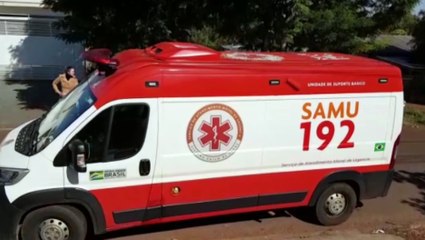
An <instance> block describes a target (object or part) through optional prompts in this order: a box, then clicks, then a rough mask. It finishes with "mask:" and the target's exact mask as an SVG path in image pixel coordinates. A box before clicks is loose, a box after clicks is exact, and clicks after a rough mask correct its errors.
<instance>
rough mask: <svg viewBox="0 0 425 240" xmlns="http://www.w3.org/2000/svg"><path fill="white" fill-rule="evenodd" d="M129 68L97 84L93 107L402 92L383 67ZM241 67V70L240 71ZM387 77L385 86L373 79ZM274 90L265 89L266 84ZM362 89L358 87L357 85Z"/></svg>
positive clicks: (395, 72) (394, 73)
mask: <svg viewBox="0 0 425 240" xmlns="http://www.w3.org/2000/svg"><path fill="white" fill-rule="evenodd" d="M132 67H134V66H129V67H128V68H131V69H127V68H124V69H123V70H121V71H118V72H117V73H115V74H114V75H111V76H110V77H109V78H107V79H104V80H102V82H101V83H100V84H98V85H97V86H96V87H94V93H95V95H96V97H97V98H98V101H97V103H96V106H97V107H100V106H102V105H104V104H105V103H108V102H110V101H113V100H117V99H128V98H158V97H223V96H231V97H237V96H279V95H281V96H284V95H304V94H312V95H314V94H343V93H385V92H402V91H403V84H402V81H401V75H400V70H399V69H398V68H395V67H391V66H385V67H380V68H378V69H376V70H371V69H369V70H368V71H364V70H362V69H361V68H359V69H355V68H354V69H353V68H348V67H338V68H337V69H332V68H330V69H327V71H326V72H324V71H323V67H320V68H318V67H314V66H310V67H309V68H307V69H300V70H298V71H297V72H296V71H294V70H293V69H290V68H286V69H285V68H284V67H280V68H279V69H276V68H269V69H267V68H262V69H259V70H251V69H249V68H248V69H240V67H239V68H235V67H234V68H230V67H229V66H227V67H223V66H221V67H216V68H214V69H212V68H210V69H206V68H205V66H201V67H196V66H186V67H185V66H175V67H173V66H172V65H171V66H160V65H151V66H148V67H144V68H143V67H142V68H138V69H137V68H136V69H133V68H132ZM245 68H246V67H245ZM380 78H387V79H388V82H387V83H379V81H378V79H380ZM273 79H278V80H280V85H273V86H271V85H270V83H269V82H270V80H273ZM146 81H158V82H159V87H157V88H148V87H146V86H145V82H146ZM362 84H364V85H362Z"/></svg>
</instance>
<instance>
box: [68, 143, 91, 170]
mask: <svg viewBox="0 0 425 240" xmlns="http://www.w3.org/2000/svg"><path fill="white" fill-rule="evenodd" d="M68 147H69V150H71V163H70V165H71V167H72V168H74V170H75V171H77V172H86V171H87V166H86V161H87V158H86V156H87V151H86V146H85V145H84V143H83V142H82V141H81V140H79V139H75V140H73V141H72V142H71V143H70V144H69V145H68Z"/></svg>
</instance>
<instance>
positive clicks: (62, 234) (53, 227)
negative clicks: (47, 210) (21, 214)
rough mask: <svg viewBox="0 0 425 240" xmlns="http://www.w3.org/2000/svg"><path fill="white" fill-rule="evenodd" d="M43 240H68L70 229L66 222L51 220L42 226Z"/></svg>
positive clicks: (41, 235)
mask: <svg viewBox="0 0 425 240" xmlns="http://www.w3.org/2000/svg"><path fill="white" fill-rule="evenodd" d="M40 238H41V240H67V239H68V238H69V228H68V226H67V225H66V223H65V222H63V221H61V220H58V219H54V218H50V219H47V220H45V221H43V222H42V223H41V224H40Z"/></svg>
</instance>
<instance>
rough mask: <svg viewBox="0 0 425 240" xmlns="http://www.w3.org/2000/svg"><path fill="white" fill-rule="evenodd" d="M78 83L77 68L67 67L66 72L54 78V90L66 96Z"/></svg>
mask: <svg viewBox="0 0 425 240" xmlns="http://www.w3.org/2000/svg"><path fill="white" fill-rule="evenodd" d="M77 85H78V79H77V77H76V76H75V69H74V67H72V66H69V67H67V68H66V70H65V72H64V73H62V74H59V76H58V77H57V78H56V79H55V80H53V83H52V86H53V90H54V91H55V92H56V93H57V94H59V96H60V97H65V96H66V95H67V94H68V93H69V92H71V91H72V90H73V89H74V88H75V87H77Z"/></svg>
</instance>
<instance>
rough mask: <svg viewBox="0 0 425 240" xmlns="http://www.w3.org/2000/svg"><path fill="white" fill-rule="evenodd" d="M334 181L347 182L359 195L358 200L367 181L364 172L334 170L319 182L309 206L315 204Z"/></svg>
mask: <svg viewBox="0 0 425 240" xmlns="http://www.w3.org/2000/svg"><path fill="white" fill-rule="evenodd" d="M333 183H346V184H348V185H350V186H351V187H352V188H353V190H354V191H355V193H356V195H357V201H360V199H361V198H362V196H363V195H364V192H365V188H366V187H365V182H364V179H363V176H362V174H360V173H359V172H356V171H339V172H334V173H332V174H330V175H328V176H326V177H325V178H324V179H322V180H321V181H320V182H319V184H318V185H317V186H316V188H315V189H314V192H313V194H312V195H311V198H310V201H309V204H308V205H309V206H310V207H311V206H314V205H315V204H316V202H317V200H318V199H319V197H320V194H322V193H323V192H324V191H325V190H326V189H327V188H328V187H329V186H330V185H331V184H333Z"/></svg>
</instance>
